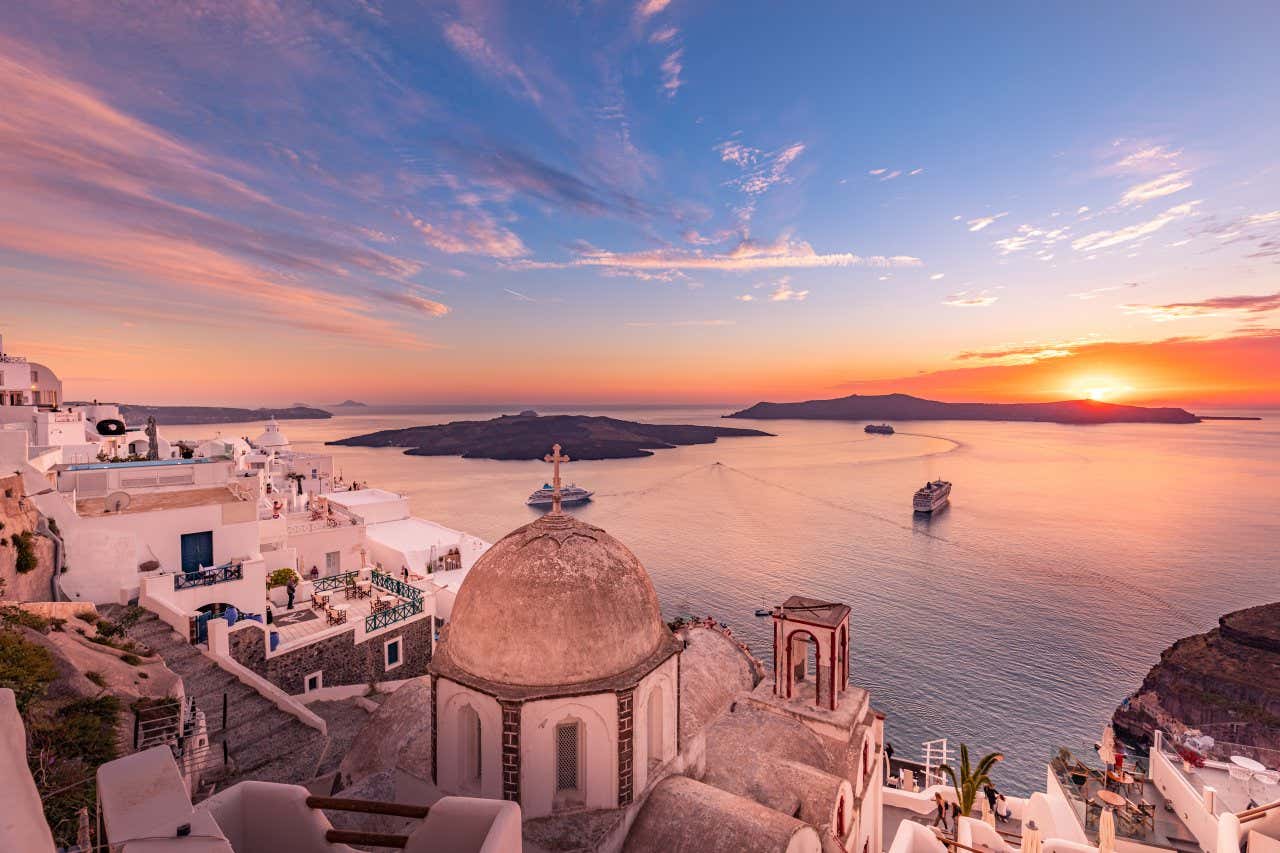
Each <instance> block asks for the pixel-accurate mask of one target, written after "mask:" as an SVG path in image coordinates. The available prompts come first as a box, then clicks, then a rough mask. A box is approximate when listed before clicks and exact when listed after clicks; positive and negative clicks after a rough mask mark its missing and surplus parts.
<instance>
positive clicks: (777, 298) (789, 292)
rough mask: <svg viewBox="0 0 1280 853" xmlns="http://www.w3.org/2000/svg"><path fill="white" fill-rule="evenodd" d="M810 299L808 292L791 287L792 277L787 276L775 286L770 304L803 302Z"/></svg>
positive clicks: (770, 297)
mask: <svg viewBox="0 0 1280 853" xmlns="http://www.w3.org/2000/svg"><path fill="white" fill-rule="evenodd" d="M808 297H809V291H807V290H795V289H794V288H792V287H791V276H789V275H785V276H783V277H782V278H780V279H778V281H777V282H776V283H775V284H774V286H773V292H772V293H770V294H769V301H770V302H803V301H804V300H805V299H807V298H808Z"/></svg>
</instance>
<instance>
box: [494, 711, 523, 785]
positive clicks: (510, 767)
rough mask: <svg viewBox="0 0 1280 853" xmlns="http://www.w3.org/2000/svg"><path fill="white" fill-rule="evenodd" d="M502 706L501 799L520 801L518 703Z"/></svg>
mask: <svg viewBox="0 0 1280 853" xmlns="http://www.w3.org/2000/svg"><path fill="white" fill-rule="evenodd" d="M499 705H500V706H501V707H502V799H504V800H512V801H514V802H517V803H518V802H520V703H519V702H499Z"/></svg>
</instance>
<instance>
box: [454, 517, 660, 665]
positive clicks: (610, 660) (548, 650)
mask: <svg viewBox="0 0 1280 853" xmlns="http://www.w3.org/2000/svg"><path fill="white" fill-rule="evenodd" d="M670 643H671V632H670V631H669V630H668V629H667V626H666V623H664V622H663V620H662V613H661V611H660V610H659V609H658V596H657V594H656V593H655V592H654V591H653V584H652V583H651V582H650V581H649V575H648V573H647V572H646V571H645V570H644V566H642V565H641V564H640V561H639V560H638V559H637V558H636V555H635V554H632V553H631V551H630V550H628V549H627V547H626V546H625V545H623V544H622V543H621V542H619V541H618V540H617V539H614V538H613V537H612V536H610V535H609V534H608V533H606V532H604V531H603V530H601V529H600V528H599V527H594V526H592V525H590V524H587V523H585V522H582V521H579V520H578V519H576V518H574V517H572V516H570V515H564V514H560V513H550V514H548V515H545V516H543V517H542V518H540V519H538V520H537V521H535V522H533V523H532V524H526V525H525V526H524V527H521V528H519V529H517V530H514V531H512V532H511V533H509V534H507V535H506V536H505V537H503V538H502V539H501V540H499V541H498V542H497V543H496V544H494V545H493V547H491V548H490V549H489V550H488V551H486V552H485V553H484V555H483V556H481V557H480V559H479V560H477V561H476V564H475V565H474V566H472V568H471V571H470V572H468V574H467V577H466V579H465V580H464V581H463V582H462V586H461V587H460V588H459V590H458V598H457V600H456V601H455V602H454V605H453V613H452V616H451V618H450V622H449V631H448V640H447V642H446V643H445V645H446V646H447V654H448V657H449V658H450V660H451V661H452V663H453V664H454V665H455V666H457V667H458V668H460V669H462V670H464V671H465V672H467V673H470V674H471V675H473V676H477V677H479V678H482V679H484V680H486V681H489V682H491V683H494V684H498V685H522V686H536V687H547V686H556V685H570V684H577V683H581V682H587V681H598V680H601V679H609V678H613V677H615V676H620V675H623V674H625V673H630V672H631V671H632V670H635V669H637V668H638V667H640V666H642V665H644V664H646V663H648V662H650V661H651V659H653V657H654V656H655V654H656V653H658V652H659V651H660V650H661V649H663V648H664V646H666V645H668V644H670Z"/></svg>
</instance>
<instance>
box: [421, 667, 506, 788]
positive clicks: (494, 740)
mask: <svg viewBox="0 0 1280 853" xmlns="http://www.w3.org/2000/svg"><path fill="white" fill-rule="evenodd" d="M436 693H437V695H436V710H437V712H438V713H439V714H440V719H439V722H438V723H437V724H436V750H437V755H436V778H437V780H438V782H439V786H440V788H441V789H442V790H444V791H449V792H450V793H456V794H466V795H470V796H481V797H488V798H491V799H502V709H501V708H500V707H499V706H498V701H497V700H496V699H494V698H493V697H491V696H486V695H484V694H483V693H478V692H476V691H474V690H472V689H471V688H469V687H464V686H463V685H461V684H457V683H456V682H453V681H450V680H449V679H447V678H441V679H439V680H437V681H436ZM466 706H470V707H471V708H472V710H474V711H475V712H476V714H477V716H479V718H480V740H481V751H480V788H479V790H476V789H475V786H474V784H472V783H471V782H470V781H469V780H468V779H466V778H465V774H466V768H467V754H466V750H467V746H468V742H469V739H468V733H467V732H466V731H465V730H464V729H463V725H462V723H463V712H462V709H463V708H464V707H466Z"/></svg>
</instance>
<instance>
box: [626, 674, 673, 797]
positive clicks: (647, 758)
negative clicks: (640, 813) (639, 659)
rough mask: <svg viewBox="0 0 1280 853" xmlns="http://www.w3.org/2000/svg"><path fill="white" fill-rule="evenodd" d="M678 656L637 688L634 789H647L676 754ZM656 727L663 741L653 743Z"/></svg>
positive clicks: (633, 730) (633, 764)
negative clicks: (654, 715)
mask: <svg viewBox="0 0 1280 853" xmlns="http://www.w3.org/2000/svg"><path fill="white" fill-rule="evenodd" d="M655 696H656V697H657V701H658V702H659V703H660V710H658V713H657V717H658V718H659V719H656V720H654V719H651V714H652V713H653V710H654V708H653V707H652V706H651V700H653V699H654V697H655ZM677 699H678V697H677V694H676V658H675V657H674V656H673V657H670V658H668V659H667V660H666V661H664V662H663V663H662V665H661V666H659V667H657V668H656V669H655V670H654V671H653V672H651V673H649V674H648V675H646V676H645V677H644V678H643V679H642V680H641V681H640V684H639V685H638V686H637V687H636V692H635V702H634V704H633V705H632V707H633V708H634V709H635V710H634V717H635V723H634V725H633V726H632V732H633V733H634V738H635V740H634V742H633V744H632V752H631V754H632V762H631V763H632V767H633V768H634V772H635V785H634V790H635V791H636V793H639V792H640V791H643V790H644V789H645V787H646V786H647V785H648V784H649V779H650V774H651V772H652V771H653V770H654V769H656V768H657V767H659V766H661V765H662V764H666V763H667V762H668V761H670V760H671V759H672V758H674V757H675V754H676V703H677ZM655 727H657V728H660V729H661V738H660V742H659V743H658V744H657V745H656V747H657V748H656V749H655V748H654V747H655V744H653V743H651V739H652V733H653V732H654V731H655Z"/></svg>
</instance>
